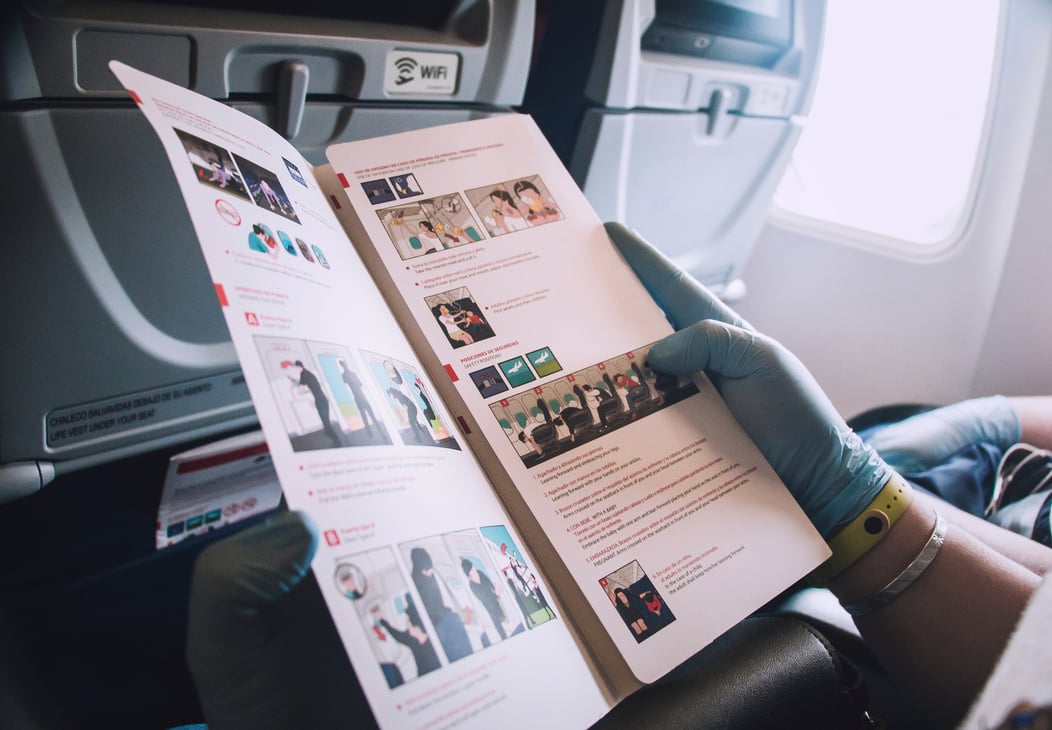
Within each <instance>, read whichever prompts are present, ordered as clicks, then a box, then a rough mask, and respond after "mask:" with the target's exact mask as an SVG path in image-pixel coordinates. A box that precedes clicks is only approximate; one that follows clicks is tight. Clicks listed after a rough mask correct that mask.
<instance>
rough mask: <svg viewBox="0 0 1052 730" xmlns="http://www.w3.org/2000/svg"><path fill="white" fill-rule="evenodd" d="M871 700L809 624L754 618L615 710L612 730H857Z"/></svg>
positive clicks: (608, 729) (601, 728)
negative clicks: (654, 729) (646, 729)
mask: <svg viewBox="0 0 1052 730" xmlns="http://www.w3.org/2000/svg"><path fill="white" fill-rule="evenodd" d="M866 705H867V693H866V688H865V684H864V682H863V680H862V675H861V673H860V672H859V671H858V669H857V668H856V667H855V666H854V665H853V664H852V663H851V662H849V661H847V660H846V659H845V658H843V657H842V656H840V655H839V654H838V653H837V652H836V651H835V650H834V649H833V648H832V646H831V645H830V644H829V642H828V641H827V640H826V639H825V637H824V636H823V635H822V634H821V633H819V632H818V631H817V630H816V629H815V628H813V627H812V626H811V625H810V624H808V623H806V622H804V621H801V620H798V619H796V618H793V617H790V616H774V615H772V616H764V615H760V616H753V617H751V618H748V619H746V620H745V621H743V622H741V623H740V624H738V625H737V626H735V627H734V628H733V629H731V630H730V631H729V632H727V633H726V634H724V635H723V636H721V637H720V638H719V639H717V640H716V641H715V642H714V643H712V644H711V645H709V646H708V647H706V648H705V649H704V650H702V651H701V652H699V653H697V654H695V655H694V656H693V657H692V658H691V659H689V660H688V661H686V662H684V663H683V664H682V665H680V666H679V667H677V668H676V669H675V670H673V671H672V672H670V673H669V674H668V675H666V676H665V677H663V678H662V679H660V680H659V681H658V682H655V683H654V684H652V685H649V686H647V687H644V688H643V689H641V690H639V691H638V692H636V693H635V694H633V695H632V696H631V697H629V698H628V699H626V700H625V701H623V702H622V703H621V704H619V705H618V706H617V707H615V708H614V709H613V710H611V711H610V713H608V714H607V715H606V716H605V717H604V718H603V719H602V720H601V721H599V722H598V723H597V724H596V725H595V726H594V730H614V729H615V728H622V727H624V728H633V729H638V728H641V727H660V728H663V729H667V728H684V729H685V728H699V729H701V728H734V730H751V729H752V728H756V729H757V730H760V729H763V730H769V729H770V728H773V727H786V728H808V730H825V729H826V728H828V729H829V730H844V728H855V727H860V726H862V725H861V721H862V719H863V717H864V715H865V711H866Z"/></svg>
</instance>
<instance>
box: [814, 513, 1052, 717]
mask: <svg viewBox="0 0 1052 730" xmlns="http://www.w3.org/2000/svg"><path fill="white" fill-rule="evenodd" d="M934 523H935V513H934V511H933V510H932V508H931V506H930V505H929V504H928V503H927V502H926V501H925V500H923V499H922V500H915V501H914V503H913V504H912V505H911V506H910V507H909V509H907V511H906V513H905V514H903V516H902V517H901V518H900V519H899V520H898V522H896V523H895V525H894V527H893V528H892V529H891V531H890V532H889V533H888V535H887V537H885V538H884V539H883V540H882V541H881V542H880V543H878V544H877V545H876V546H875V547H874V548H873V549H872V550H870V551H869V552H868V553H866V554H865V555H864V556H863V557H862V558H861V559H860V560H859V561H858V562H856V563H855V564H854V565H853V566H851V567H850V568H849V569H847V570H846V571H844V573H842V574H841V575H840V576H838V577H837V578H836V579H835V580H834V581H833V582H832V584H831V585H830V589H831V590H832V591H833V592H834V593H835V594H836V596H837V598H839V599H840V600H841V602H842V603H845V604H851V603H855V602H858V601H860V600H862V599H865V598H867V597H869V596H872V595H874V594H876V593H877V592H879V591H880V590H881V589H882V588H883V587H884V586H885V585H886V584H887V583H888V582H889V581H891V580H892V579H893V578H894V577H895V576H896V575H898V574H899V573H900V572H901V571H902V570H903V568H905V566H906V565H908V564H909V563H910V562H911V561H912V560H913V559H914V558H915V557H916V556H917V554H918V553H919V552H920V550H921V548H922V547H923V545H924V544H925V542H926V541H927V540H928V538H929V536H930V535H931V533H932V527H933V525H934ZM1039 582H1040V578H1039V576H1038V575H1037V574H1035V573H1034V572H1032V571H1031V570H1028V569H1027V568H1024V567H1023V566H1021V565H1019V564H1018V563H1016V562H1015V561H1013V560H1011V559H1009V558H1007V557H1005V556H1004V555H1002V554H1001V553H999V552H997V551H996V550H994V549H992V548H990V547H989V546H987V545H985V544H984V543H983V542H981V541H980V540H978V539H977V538H976V537H975V536H973V535H972V534H970V533H969V532H967V531H966V530H964V529H962V528H961V527H960V526H959V525H955V524H951V525H950V527H949V532H948V534H947V537H946V542H945V544H944V545H943V546H942V548H941V550H940V551H939V552H938V554H937V556H936V558H935V560H934V561H933V562H932V563H931V565H930V566H929V567H928V568H927V570H926V571H924V573H922V574H921V575H920V577H919V578H917V580H916V581H915V582H914V583H913V584H912V585H911V586H910V587H909V588H907V589H906V590H905V592H903V593H902V594H901V595H899V596H898V597H897V598H895V599H894V600H893V601H892V602H891V603H889V604H888V605H886V606H884V607H883V608H880V609H877V610H876V611H874V612H872V613H869V614H866V615H864V616H858V617H856V619H855V622H856V625H857V626H858V628H859V631H860V632H861V633H862V636H863V638H864V639H865V640H866V643H867V644H868V645H869V646H870V648H871V649H872V651H873V652H874V654H875V655H876V656H877V658H878V659H879V660H880V661H881V663H882V664H883V665H884V666H885V667H886V669H887V670H888V672H889V674H890V676H892V677H894V678H895V679H896V683H897V684H900V685H901V686H903V687H906V688H914V689H916V691H917V693H918V697H919V699H920V700H921V701H922V702H923V703H924V704H925V705H926V706H928V707H930V708H932V713H933V714H935V713H938V715H939V716H937V717H932V718H931V719H932V720H934V721H937V722H938V726H939V727H942V726H947V727H952V724H953V722H955V721H957V720H958V719H960V718H961V717H962V716H963V715H964V713H965V712H966V711H967V709H968V706H969V704H970V703H971V701H972V700H973V698H974V697H975V696H976V695H977V694H978V692H979V690H980V689H981V688H982V685H983V683H984V682H985V680H986V678H987V676H988V675H989V673H990V671H991V670H992V668H993V667H994V664H995V663H996V661H997V658H998V657H999V656H1000V653H1001V651H1002V649H1003V648H1004V646H1005V643H1006V642H1007V640H1008V637H1009V636H1010V634H1011V632H1012V629H1013V628H1014V626H1015V624H1016V622H1017V620H1018V619H1019V616H1020V615H1021V613H1022V611H1023V608H1024V607H1025V606H1026V603H1027V601H1028V600H1029V597H1030V595H1031V594H1032V592H1033V591H1034V589H1035V588H1036V587H1037V585H1038V583H1039Z"/></svg>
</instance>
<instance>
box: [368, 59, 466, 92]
mask: <svg viewBox="0 0 1052 730" xmlns="http://www.w3.org/2000/svg"><path fill="white" fill-rule="evenodd" d="M459 70H460V56H458V55H457V54H455V53H425V52H417V51H405V50H401V51H399V50H393V51H390V52H389V53H388V54H387V69H386V73H385V79H384V91H385V92H387V93H388V94H444V95H447V96H451V95H453V94H454V93H456V84H457V76H458V71H459Z"/></svg>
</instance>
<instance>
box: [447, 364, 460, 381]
mask: <svg viewBox="0 0 1052 730" xmlns="http://www.w3.org/2000/svg"><path fill="white" fill-rule="evenodd" d="M445 368H446V375H448V376H449V380H450V381H451V382H453V383H455V382H457V381H458V380H460V378H458V377H457V373H456V371H455V370H453V366H452V365H446V366H445Z"/></svg>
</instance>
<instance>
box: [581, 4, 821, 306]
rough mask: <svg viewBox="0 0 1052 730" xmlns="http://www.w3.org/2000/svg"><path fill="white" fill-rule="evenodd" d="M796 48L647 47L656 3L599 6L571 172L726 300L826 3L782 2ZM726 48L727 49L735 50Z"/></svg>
mask: <svg viewBox="0 0 1052 730" xmlns="http://www.w3.org/2000/svg"><path fill="white" fill-rule="evenodd" d="M786 7H789V8H791V19H792V33H791V36H792V44H791V45H790V46H788V47H786V48H785V49H784V50H783V51H780V55H779V56H777V57H773V58H772V57H767V56H764V57H762V58H760V57H756V58H755V59H753V60H754V61H755V62H752V63H751V62H749V59H750V58H753V57H752V56H750V55H749V54H737V55H738V56H739V57H740V59H741V60H742V62H737V63H735V62H731V61H729V60H728V59H729V58H731V57H733V56H735V54H734V53H723V54H722V55H721V58H720V59H719V60H716V59H714V58H711V57H703V56H699V55H691V54H686V53H684V54H676V53H669V52H665V51H660V52H659V51H651V50H644V48H643V42H642V39H643V35H644V34H645V33H646V32H647V28H648V27H649V26H650V25H651V23H652V21H654V19H655V17H656V15H657V13H656V2H655V0H611V1H610V2H608V3H607V4H606V5H605V12H604V15H603V20H602V28H601V31H600V35H599V42H598V45H597V47H596V53H595V58H594V59H593V62H592V67H591V73H590V76H589V80H588V85H587V88H586V90H585V94H586V96H587V97H588V98H589V99H591V100H592V101H593V102H595V103H597V104H599V105H600V107H598V108H592V109H590V110H588V111H587V112H586V113H585V115H584V118H583V120H582V123H581V129H580V132H579V134H578V137H577V142H576V145H575V147H574V155H573V160H572V163H571V172H572V173H573V174H574V177H575V178H576V179H577V181H578V183H579V184H580V185H581V186H582V188H583V189H584V191H585V194H586V195H587V196H588V198H589V200H590V201H591V202H592V205H593V206H595V208H596V209H597V210H598V211H599V214H600V215H601V216H602V217H603V218H606V219H616V220H620V221H623V222H624V223H626V224H628V225H630V226H633V227H634V228H636V229H638V230H639V231H640V232H642V233H643V234H645V235H646V236H647V237H648V238H649V239H650V240H651V241H652V242H653V243H654V244H655V245H656V246H659V247H660V248H662V250H664V251H665V253H667V254H669V255H670V256H672V257H673V258H674V259H676V261H677V262H678V263H679V264H680V265H681V266H682V267H683V268H685V269H687V270H688V271H690V272H691V273H693V274H694V275H695V276H696V277H697V278H699V279H700V280H701V281H703V282H705V283H706V284H708V285H709V286H710V287H712V288H713V289H715V290H717V291H718V292H719V293H721V294H722V295H723V296H725V297H730V296H731V293H732V292H733V293H734V295H735V296H737V295H740V293H741V292H743V291H744V285H743V284H742V282H740V281H739V280H737V276H738V274H739V272H740V270H741V269H742V267H743V266H744V265H745V261H746V259H747V258H748V255H749V253H750V252H751V250H752V247H753V244H754V242H755V238H756V236H757V235H758V234H759V231H760V229H761V227H762V226H763V224H764V222H765V220H766V218H767V212H768V208H769V206H770V202H771V199H772V197H773V196H774V191H775V189H776V187H777V184H778V182H779V180H780V179H781V176H782V174H783V172H784V170H785V168H786V166H787V165H788V162H789V159H790V157H791V154H792V150H793V147H794V145H795V144H796V140H797V139H798V137H799V134H800V129H801V128H800V126H799V124H800V122H799V121H798V120H799V119H800V118H801V117H802V115H804V114H805V113H806V112H807V110H808V109H809V107H810V103H811V97H812V95H813V92H814V84H815V82H816V80H817V68H818V61H819V57H820V54H821V46H822V31H823V27H824V18H825V3H824V1H823V0H798V1H797V2H793V3H789V4H787V6H786ZM732 50H733V49H732Z"/></svg>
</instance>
